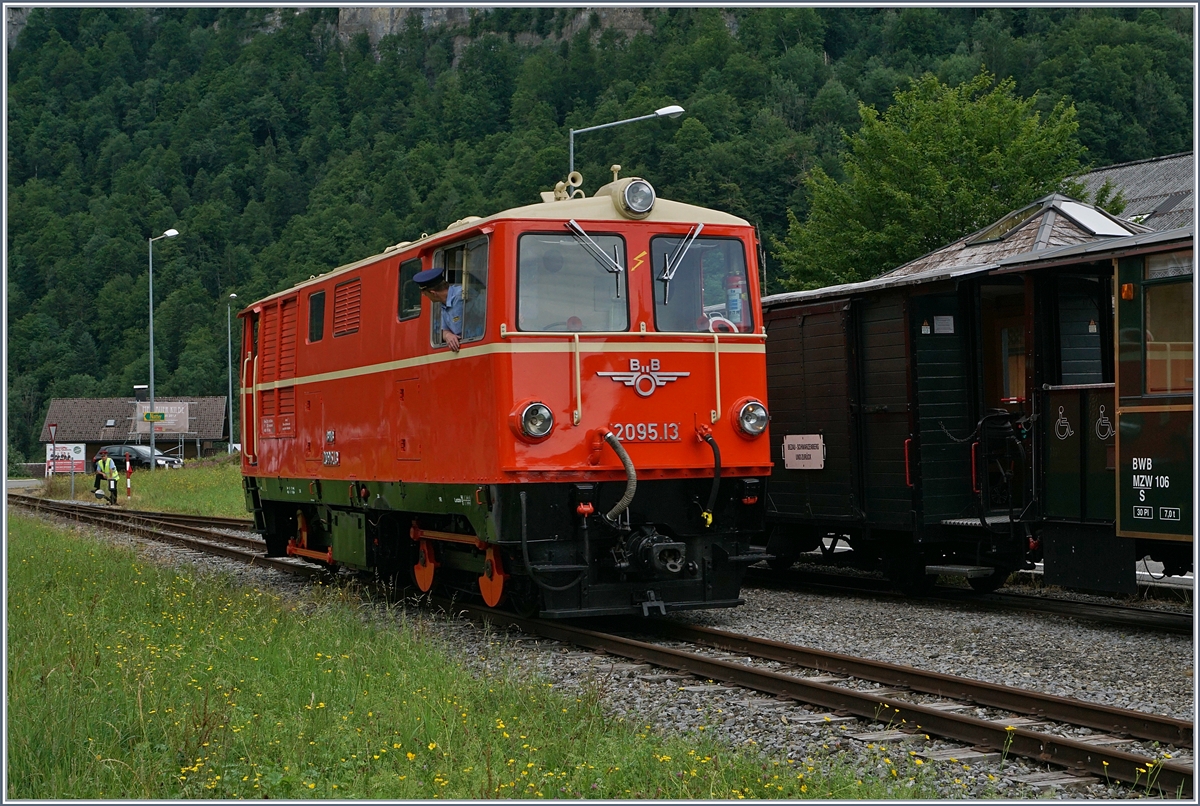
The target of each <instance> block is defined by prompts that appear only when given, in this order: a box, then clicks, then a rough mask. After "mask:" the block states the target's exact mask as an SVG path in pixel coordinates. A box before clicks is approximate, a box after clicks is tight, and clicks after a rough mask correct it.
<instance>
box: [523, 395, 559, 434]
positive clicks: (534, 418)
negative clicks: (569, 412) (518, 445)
mask: <svg viewBox="0 0 1200 806" xmlns="http://www.w3.org/2000/svg"><path fill="white" fill-rule="evenodd" d="M553 427H554V414H553V412H551V411H550V408H549V407H548V406H546V404H544V403H530V404H529V405H528V406H526V407H525V410H524V411H522V412H521V430H522V431H524V432H525V435H526V436H528V437H531V438H533V439H541V438H542V437H544V436H546V435H547V434H549V433H550V429H551V428H553Z"/></svg>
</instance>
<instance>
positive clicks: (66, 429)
mask: <svg viewBox="0 0 1200 806" xmlns="http://www.w3.org/2000/svg"><path fill="white" fill-rule="evenodd" d="M135 402H136V401H134V400H133V398H128V397H78V398H74V397H56V398H52V399H51V400H50V408H49V410H48V411H47V412H46V419H45V421H43V423H42V435H41V438H40V439H41V441H42V442H49V441H50V423H57V424H58V428H57V429H56V431H55V435H54V441H55V442H110V441H111V442H126V441H128V440H131V439H133V438H134V436H135V435H134V430H133V414H134V405H135ZM155 402H156V403H191V404H192V405H191V407H190V409H189V412H190V414H191V416H192V417H193V418H195V419H193V420H192V423H191V426H192V428H193V429H194V430H193V431H192V432H191V433H189V434H187V438H188V439H203V440H223V439H226V438H227V434H226V432H225V407H226V398H225V396H224V395H222V396H220V397H169V398H167V397H159V398H156V399H155ZM110 420H111V421H112V423H113V424H112V425H108V424H107V423H108V422H109V421H110ZM163 438H164V439H174V438H176V435H175V434H169V435H164V437H163Z"/></svg>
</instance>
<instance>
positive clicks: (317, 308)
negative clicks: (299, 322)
mask: <svg viewBox="0 0 1200 806" xmlns="http://www.w3.org/2000/svg"><path fill="white" fill-rule="evenodd" d="M323 338H325V292H324V291H318V292H316V293H315V294H309V295H308V340H309V342H314V341H320V340H321V339H323Z"/></svg>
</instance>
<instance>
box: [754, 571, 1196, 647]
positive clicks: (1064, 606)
mask: <svg viewBox="0 0 1200 806" xmlns="http://www.w3.org/2000/svg"><path fill="white" fill-rule="evenodd" d="M746 584H747V585H754V586H757V587H764V588H777V589H778V588H786V589H789V590H794V589H796V588H798V587H803V588H807V589H819V590H826V591H835V592H844V593H854V594H856V595H867V596H886V597H896V598H901V596H902V595H901V594H899V593H896V592H895V591H894V590H893V589H892V587H891V584H890V583H888V582H887V581H886V580H882V579H877V578H874V577H852V576H839V575H836V574H820V573H815V572H811V571H791V570H789V571H782V572H781V571H773V570H769V569H766V568H748V569H747V574H746ZM903 598H906V599H910V600H917V599H925V600H929V601H938V602H955V603H958V604H962V605H965V606H968V607H972V608H977V609H980V610H1015V611H1023V612H1027V613H1043V614H1049V615H1056V616H1069V617H1072V618H1079V619H1084V620H1086V621H1092V622H1095V623H1098V624H1105V625H1108V626H1110V627H1125V628H1129V629H1136V630H1155V631H1158V632H1167V633H1176V634H1179V635H1191V634H1192V633H1193V632H1194V622H1193V616H1192V614H1190V613H1172V612H1169V611H1164V610H1151V609H1149V608H1145V607H1127V606H1124V605H1118V604H1101V603H1096V602H1077V601H1072V600H1067V599H1054V598H1050V597H1046V596H1037V595H1032V594H1022V593H975V592H974V591H967V590H963V589H960V588H948V587H938V588H936V589H934V590H933V591H932V592H931V593H929V594H928V595H926V596H922V597H911V596H904V597H903Z"/></svg>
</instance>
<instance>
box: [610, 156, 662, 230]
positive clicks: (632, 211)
mask: <svg viewBox="0 0 1200 806" xmlns="http://www.w3.org/2000/svg"><path fill="white" fill-rule="evenodd" d="M617 167H619V166H617ZM596 193H597V195H600V194H604V193H607V194H610V195H611V196H612V200H613V206H614V207H616V208H617V212H618V213H620V214H621V215H623V216H625V217H626V218H632V219H634V220H635V221H637V220H640V219H643V218H645V217H646V216H648V215H650V211H651V210H653V209H654V200H655V196H654V188H653V186H651V184H650V183H649V182H647V181H646V180H645V179H639V178H638V177H636V176H630V177H626V178H625V179H618V180H616V181H615V182H611V183H609V184H607V185H605V186H604V187H602V188H600V190H598V191H596Z"/></svg>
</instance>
